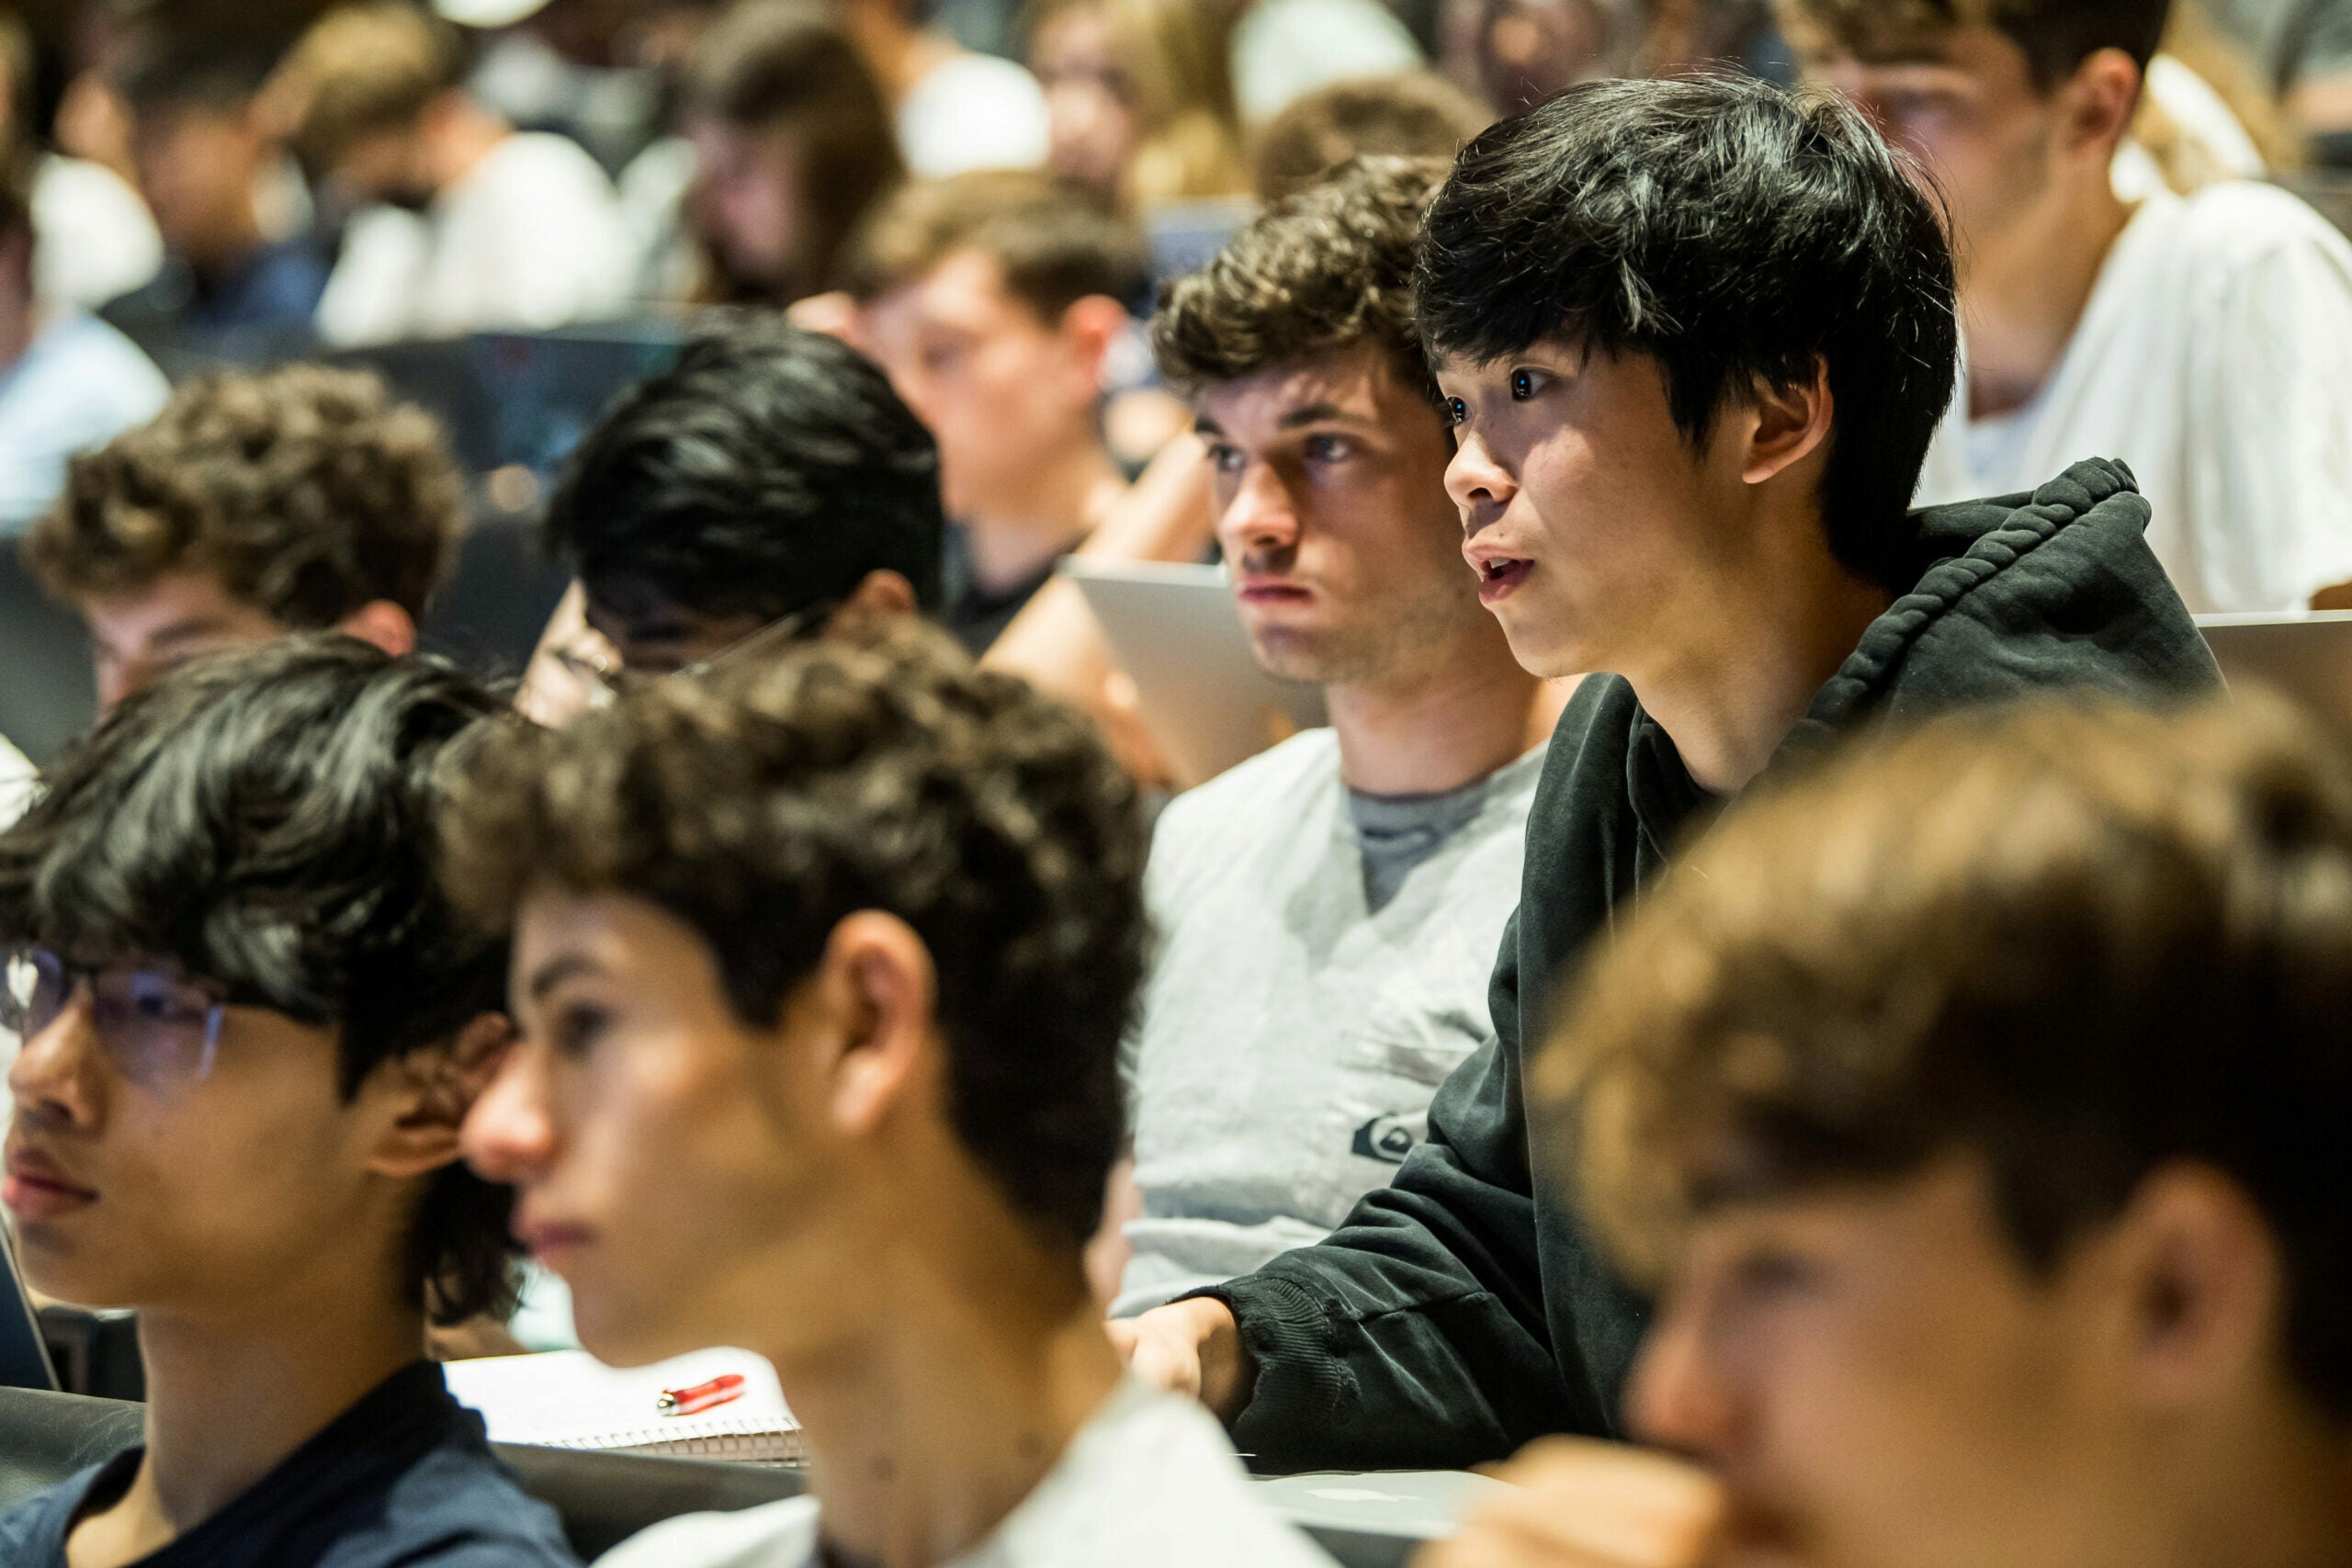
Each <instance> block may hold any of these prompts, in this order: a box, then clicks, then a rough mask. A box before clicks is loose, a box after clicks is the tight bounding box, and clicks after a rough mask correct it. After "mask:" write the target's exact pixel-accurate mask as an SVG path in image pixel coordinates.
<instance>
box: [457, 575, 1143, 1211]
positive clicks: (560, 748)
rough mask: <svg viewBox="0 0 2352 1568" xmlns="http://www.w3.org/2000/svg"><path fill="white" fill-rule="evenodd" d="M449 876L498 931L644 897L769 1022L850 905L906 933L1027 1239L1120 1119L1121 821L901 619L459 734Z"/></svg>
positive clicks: (1094, 1183)
mask: <svg viewBox="0 0 2352 1568" xmlns="http://www.w3.org/2000/svg"><path fill="white" fill-rule="evenodd" d="M445 836H446V840H447V844H448V852H449V882H450V886H452V887H453V888H457V889H460V890H462V891H461V896H462V897H464V898H465V899H466V900H467V901H468V902H469V904H471V905H472V906H473V907H474V908H475V909H476V910H477V911H478V912H479V913H480V914H481V916H482V917H484V918H485V919H488V920H490V921H492V922H493V923H497V924H503V923H504V922H506V921H507V920H508V919H511V917H512V916H513V914H514V911H515V908H516V906H517V905H518V904H519V903H520V901H521V900H522V898H523V897H524V895H525V893H526V890H527V889H528V888H530V887H531V886H535V885H537V884H540V883H542V882H545V883H546V884H548V885H549V886H560V887H567V888H572V889H576V890H578V891H582V892H590V893H594V892H613V893H617V894H621V895H624V896H627V897H632V898H640V899H645V900H647V901H649V902H650V903H652V904H654V905H656V906H658V907H659V908H663V909H665V910H667V911H668V912H669V913H670V914H672V915H673V916H674V917H675V918H676V919H679V920H681V921H683V922H684V923H685V924H686V925H687V926H689V927H690V928H692V929H693V930H694V931H695V932H696V934H698V935H699V936H700V937H701V939H702V940H703V941H704V942H706V943H707V945H708V947H709V949H710V953H711V955H712V957H713V959H714V960H715V962H716V964H717V966H718V976H719V980H720V984H721V986H722V987H724V990H725V994H726V998H727V1000H728V1003H729V1006H730V1007H731V1008H732V1009H733V1010H734V1011H735V1012H736V1014H737V1015H738V1016H739V1017H740V1018H741V1019H742V1020H743V1021H744V1022H745V1023H746V1024H747V1025H749V1026H751V1027H753V1028H759V1029H770V1028H774V1027H775V1023H776V1021H777V1020H778V1019H779V1018H780V1017H781V1016H782V1013H783V1010H784V1007H785V1004H786V1001H787V1000H788V999H789V998H790V996H791V994H792V992H793V990H794V989H795V988H797V987H798V986H799V985H800V984H801V983H802V982H804V981H805V980H806V979H807V978H808V977H809V976H810V975H812V974H813V973H815V971H816V969H817V967H818V965H819V964H820V962H821V961H822V959H823V956H824V952H825V946H826V943H827V942H828V941H829V940H830V939H831V935H832V932H833V930H834V928H835V927H836V926H838V925H839V924H840V923H841V922H842V920H843V919H847V918H848V917H849V916H851V915H853V914H854V913H856V912H857V911H859V910H861V909H878V910H882V911H885V912H887V913H889V914H893V915H896V916H897V917H898V918H899V919H902V920H904V921H905V922H906V923H907V924H908V925H909V926H910V927H912V928H913V930H914V931H915V932H916V934H917V935H919V936H920V937H921V938H922V942H923V944H924V945H925V946H926V947H927V948H928V949H929V950H930V953H931V958H932V963H933V973H934V976H935V977H936V991H935V993H934V995H935V998H936V1008H937V1022H938V1027H939V1030H940V1032H941V1033H942V1034H943V1035H944V1037H945V1040H946V1042H947V1073H946V1077H947V1082H948V1092H947V1100H948V1115H949V1119H950V1122H951V1124H952V1125H953V1127H954V1130H955V1133H956V1137H957V1139H958V1141H959V1142H961V1143H962V1145H964V1147H965V1148H966V1149H967V1151H969V1152H970V1154H971V1155H972V1156H973V1157H974V1158H975V1159H976V1160H977V1161H978V1164H979V1165H980V1167H981V1168H982V1169H984V1170H985V1171H987V1172H988V1174H989V1177H990V1179H992V1180H993V1181H994V1182H995V1184H996V1186H997V1188H998V1190H999V1191H1000V1192H1001V1195H1002V1196H1003V1197H1004V1198H1005V1199H1006V1201H1008V1202H1009V1203H1010V1205H1011V1206H1012V1208H1014V1209H1015V1210H1016V1211H1018V1212H1020V1213H1023V1214H1025V1215H1027V1216H1028V1217H1029V1218H1030V1219H1032V1220H1033V1221H1034V1222H1035V1224H1037V1226H1038V1229H1039V1232H1040V1234H1041V1235H1047V1236H1050V1237H1051V1238H1053V1239H1054V1240H1055V1241H1056V1242H1057V1243H1059V1244H1061V1245H1065V1246H1067V1247H1070V1248H1072V1249H1075V1248H1077V1247H1080V1246H1082V1245H1083V1243H1084V1242H1085V1240H1086V1238H1087V1237H1088V1236H1090V1235H1092V1234H1093V1233H1094V1230H1095V1228H1096V1226H1097V1225H1098V1224H1099V1223H1100V1221H1101V1217H1102V1210H1103V1183H1104V1180H1105V1179H1106V1178H1107V1177H1108V1175H1109V1173H1110V1169H1111V1164H1112V1161H1113V1159H1114V1157H1115V1156H1116V1155H1117V1152H1118V1147H1119V1144H1120V1141H1121V1139H1122V1137H1123V1135H1124V1130H1125V1113H1124V1111H1123V1110H1122V1108H1121V1095H1120V1088H1119V1066H1118V1051H1119V1041H1120V1039H1121V1037H1122V1035H1123V1033H1124V1032H1125V1026H1126V1021H1127V1013H1128V1009H1129V1007H1130V1005H1131V1004H1132V1002H1133V1000H1134V998H1135V992H1136V986H1137V985H1138V984H1139V982H1140V980H1141V976H1142V973H1143V962H1144V930H1145V925H1144V912H1143V892H1142V873H1143V862H1144V850H1145V838H1144V831H1143V824H1142V818H1141V816H1140V815H1139V812H1138V809H1137V802H1136V790H1135V786H1134V784H1132V783H1131V782H1130V781H1129V780H1128V778H1127V776H1126V775H1125V773H1123V772H1122V771H1121V770H1120V768H1119V766H1118V765H1117V763H1115V762H1114V761H1112V759H1111V756H1110V754H1109V752H1108V751H1106V750H1104V748H1103V742H1102V740H1101V739H1099V737H1098V736H1097V735H1096V733H1095V730H1094V728H1093V726H1092V725H1091V723H1090V722H1089V721H1088V720H1087V719H1086V718H1085V717H1084V716H1081V715H1080V714H1079V713H1077V712H1076V711H1075V710H1073V709H1071V708H1069V707H1066V706H1064V705H1061V704H1059V703H1057V702H1055V701H1053V700H1051V699H1049V698H1046V697H1044V696H1041V695H1039V694H1037V693H1036V692H1035V691H1033V690H1032V689H1031V688H1030V687H1029V686H1028V685H1027V684H1026V683H1025V682H1022V681H1019V680H1017V679H1015V678H1013V677H1012V676H1009V675H1002V674H998V673H996V672H994V671H983V670H980V669H978V668H976V667H975V666H974V665H973V664H972V662H971V660H969V659H968V658H967V657H966V656H965V654H964V653H963V651H962V650H961V649H958V648H957V647H956V646H955V644H954V643H952V642H951V641H949V640H948V638H947V637H946V636H945V634H944V633H942V632H940V631H939V630H937V629H936V628H935V627H931V626H924V625H922V623H920V622H916V621H913V620H911V619H909V618H906V617H893V618H891V624H889V625H888V626H869V627H866V628H864V635H862V636H854V637H848V638H840V637H835V638H826V639H823V640H820V641H818V642H813V643H806V644H802V645H799V646H797V647H796V648H794V649H790V650H789V651H787V652H786V653H785V654H783V655H782V656H781V657H779V658H776V659H774V660H767V661H758V660H748V661H745V662H743V663H741V664H737V665H731V666H726V667H723V668H721V669H720V670H718V671H715V672H714V673H713V674H711V675H709V676H707V677H704V678H701V679H673V680H669V681H661V682H651V683H650V684H647V685H645V686H643V687H640V688H639V689H637V690H634V691H631V692H629V693H628V694H625V695H624V696H623V697H622V698H621V700H620V701H619V702H618V703H616V704H615V705H613V706H612V707H610V708H607V709H605V710H603V711H601V712H597V713H592V714H590V715H588V716H585V717H583V718H582V719H579V720H577V721H576V722H575V723H573V724H572V725H571V727H569V728H566V729H564V730H562V731H560V732H550V731H546V730H538V729H535V728H531V727H529V726H527V725H525V724H523V723H521V722H520V721H517V722H516V723H515V724H513V725H510V726H509V727H508V728H505V729H504V730H503V731H502V732H500V733H498V734H496V735H493V736H492V737H489V738H488V739H486V740H485V741H484V743H483V745H482V749H481V752H480V753H479V754H478V756H477V757H476V759H475V760H474V762H473V764H472V766H471V767H470V768H469V770H468V773H467V776H466V778H465V779H464V780H463V781H462V783H461V784H459V785H458V792H457V795H456V800H455V804H454V807H453V808H452V810H451V812H450V814H449V817H448V819H447V822H446V824H445Z"/></svg>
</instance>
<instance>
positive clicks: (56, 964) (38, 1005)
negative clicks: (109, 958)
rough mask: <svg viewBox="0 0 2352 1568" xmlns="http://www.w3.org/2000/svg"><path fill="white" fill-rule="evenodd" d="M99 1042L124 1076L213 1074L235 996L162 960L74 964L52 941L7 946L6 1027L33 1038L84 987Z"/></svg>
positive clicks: (188, 1078) (2, 984)
mask: <svg viewBox="0 0 2352 1568" xmlns="http://www.w3.org/2000/svg"><path fill="white" fill-rule="evenodd" d="M85 991H86V992H87V993H88V995H89V998H90V1022H91V1027H92V1031H93V1032H94V1033H95V1034H96V1037H97V1043H98V1050H99V1053H100V1055H103V1056H104V1057H105V1058H106V1060H107V1063H108V1065H109V1066H112V1067H113V1068H114V1070H115V1071H116V1072H118V1073H119V1074H121V1075H122V1076H123V1077H127V1078H130V1079H132V1080H134V1081H136V1082H139V1083H142V1084H148V1085H164V1084H171V1083H186V1082H192V1081H195V1080H197V1079H200V1078H204V1077H209V1076H210V1075H211V1072H212V1059H213V1057H214V1055H217V1054H218V1053H219V1051H220V1021H221V1017H222V1015H223V1014H224V1013H225V1012H226V1011H227V1010H228V1006H229V1004H228V1002H227V1001H226V1000H225V999H224V998H221V997H220V995H219V994H218V993H217V992H215V991H214V990H213V989H211V988H210V987H207V986H205V985H204V984H202V983H201V982H199V981H197V980H193V979H190V978H189V977H187V976H185V975H183V974H181V973H180V972H179V970H177V969H176V968H175V967H173V966H171V965H169V964H108V965H106V966H104V967H99V968H92V967H88V966H85V965H82V964H68V963H67V962H66V961H65V960H64V959H62V958H60V957H59V956H58V955H57V954H56V953H51V951H50V950H49V949H47V948H45V947H11V948H6V949H0V1029H5V1030H6V1031H8V1032H10V1033H12V1034H14V1035H16V1037H17V1040H18V1042H19V1043H23V1044H30V1043H32V1042H33V1040H34V1039H35V1038H37V1037H38V1036H40V1034H41V1033H42V1032H45V1031H47V1030H48V1029H49V1027H50V1026H51V1024H53V1023H55V1022H56V1021H58V1020H59V1019H60V1018H61V1017H62V1016H63V1015H64V1013H65V1011H66V1010H67V1009H69V1008H71V1007H72V1006H73V1005H74V999H75V998H77V997H79V996H81V995H82V994H83V993H84V992H85Z"/></svg>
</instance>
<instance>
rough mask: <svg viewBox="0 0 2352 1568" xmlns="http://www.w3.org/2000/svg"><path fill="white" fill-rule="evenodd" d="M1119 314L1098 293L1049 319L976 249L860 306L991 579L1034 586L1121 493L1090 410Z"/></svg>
mask: <svg viewBox="0 0 2352 1568" xmlns="http://www.w3.org/2000/svg"><path fill="white" fill-rule="evenodd" d="M1125 321H1126V311H1125V309H1124V308H1123V307H1122V306H1121V305H1120V304H1119V302H1118V301H1117V300H1115V299H1107V298H1104V297H1102V296H1099V295H1098V296H1091V297H1089V298H1087V299H1080V300H1078V301H1076V302H1074V303H1073V304H1071V305H1070V307H1069V309H1068V310H1064V311H1063V312H1062V313H1061V314H1060V316H1059V317H1058V318H1057V319H1054V320H1047V319H1046V318H1045V317H1044V316H1041V315H1040V314H1039V313H1038V311H1037V310H1036V309H1035V307H1034V306H1032V305H1030V304H1029V303H1028V302H1027V301H1026V300H1024V299H1021V298H1020V297H1019V296H1018V295H1016V294H1014V293H1012V291H1011V290H1010V289H1009V288H1006V287H1005V282H1004V270H1003V268H1002V267H1001V265H999V264H998V262H997V261H996V259H995V258H994V257H993V256H990V255H989V254H987V253H985V252H982V251H978V250H965V251H957V252H955V253H953V254H949V255H947V256H945V257H944V258H943V259H942V260H941V261H940V262H939V263H938V264H937V265H934V266H933V267H932V268H931V269H930V270H929V271H927V272H925V273H924V274H922V276H920V277H917V278H915V279H913V280H912V281H911V282H909V283H906V284H904V285H902V286H900V287H899V288H894V289H892V290H891V291H890V292H888V293H887V294H885V295H883V296H882V297H881V298H879V299H876V300H875V301H874V302H873V303H872V304H871V305H869V306H868V307H867V308H866V309H865V312H864V320H863V321H862V323H861V327H862V331H861V338H862V343H863V346H865V349H866V350H867V352H869V353H870V354H871V355H873V356H874V358H875V360H876V363H877V364H879V365H880V366H881V367H882V368H883V369H884V370H885V371H886V372H888V375H889V377H890V384H891V385H892V386H893V387H894V388H896V389H898V393H899V397H901V398H903V399H905V400H906V403H907V406H908V407H909V408H910V409H912V410H913V411H914V412H915V416H916V417H917V418H919V419H921V420H922V422H923V423H924V424H925V425H927V426H929V427H930V430H931V432H932V434H933V436H935V437H936V438H937V439H938V442H939V479H940V492H941V497H942V499H943V501H944V502H945V504H946V508H947V514H948V515H949V516H951V517H954V518H956V519H957V520H958V521H959V522H962V523H964V524H966V525H968V526H969V527H970V528H971V530H972V546H973V554H974V562H975V566H976V568H977V569H978V574H979V576H980V579H981V581H982V582H983V584H985V585H987V586H989V587H996V588H1005V587H1010V586H1012V585H1013V584H1015V583H1019V582H1023V581H1027V580H1028V579H1029V578H1030V577H1032V576H1034V575H1035V573H1036V572H1037V571H1038V570H1041V569H1042V568H1043V567H1044V565H1045V564H1046V562H1048V561H1050V560H1052V559H1053V558H1055V557H1056V556H1058V555H1062V554H1064V553H1066V552H1067V551H1068V550H1069V548H1070V547H1072V546H1073V545H1075V544H1076V543H1077V542H1078V541H1079V540H1080V539H1082V538H1084V537H1085V536H1086V535H1087V534H1088V533H1090V532H1091V531H1092V529H1093V528H1094V527H1095V526H1096V525H1098V524H1100V523H1101V522H1102V520H1103V516H1104V514H1105V513H1108V511H1109V510H1110V508H1111V507H1112V506H1113V505H1114V504H1115V503H1116V502H1117V500H1118V498H1119V496H1120V495H1121V494H1122V493H1124V492H1125V489H1126V485H1125V481H1124V480H1123V479H1121V477H1120V475H1119V472H1118V470H1117V469H1116V468H1114V466H1113V464H1112V462H1111V458H1110V456H1109V454H1108V453H1107V452H1105V451H1104V450H1103V439H1102V435H1101V433H1100V431H1099V429H1098V426H1097V422H1096V414H1095V405H1096V403H1097V402H1098V400H1100V399H1101V397H1102V393H1103V356H1104V355H1105V354H1106V353H1107V352H1108V351H1109V349H1110V346H1111V344H1112V343H1113V342H1114V340H1115V338H1116V337H1117V335H1118V333H1119V332H1120V330H1121V328H1122V327H1123V326H1124V325H1125Z"/></svg>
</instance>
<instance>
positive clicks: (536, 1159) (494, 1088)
mask: <svg viewBox="0 0 2352 1568" xmlns="http://www.w3.org/2000/svg"><path fill="white" fill-rule="evenodd" d="M458 1146H459V1147H460V1148H461V1149H463V1150H464V1151H465V1156H466V1163H467V1164H469V1165H470V1166H471V1167H473V1168H474V1172H475V1174H476V1175H478V1176H480V1177H481V1178H482V1179H484V1180H486V1181H499V1182H504V1183H506V1184H508V1185H509V1186H526V1185H528V1184H529V1183H530V1182H531V1181H533V1180H535V1179H537V1178H538V1177H539V1176H541V1175H543V1174H544V1173H545V1172H546V1170H547V1168H548V1165H549V1164H550V1163H552V1161H553V1160H554V1158H555V1152H556V1137H555V1121H554V1118H553V1117H552V1116H551V1115H550V1114H549V1113H548V1070H547V1049H546V1047H545V1046H542V1045H539V1044H537V1043H534V1042H532V1041H531V1040H529V1039H527V1038H526V1039H522V1040H517V1041H516V1042H515V1043H514V1044H513V1045H512V1046H510V1047H509V1048H508V1049H507V1052H506V1055H504V1057H503V1058H502V1059H501V1060H500V1062H499V1064H498V1071H497V1072H496V1073H495V1074H493V1075H492V1077H491V1080H490V1087H489V1088H487V1089H483V1090H482V1092H481V1095H480V1096H479V1097H478V1098H477V1099H476V1100H474V1103H473V1108H472V1109H471V1110H470V1111H467V1113H466V1121H465V1125H464V1126H463V1127H462V1128H460V1129H459V1131H458Z"/></svg>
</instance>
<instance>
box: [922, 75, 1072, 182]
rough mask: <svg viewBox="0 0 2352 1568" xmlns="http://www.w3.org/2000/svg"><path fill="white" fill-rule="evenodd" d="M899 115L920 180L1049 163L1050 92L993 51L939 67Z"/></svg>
mask: <svg viewBox="0 0 2352 1568" xmlns="http://www.w3.org/2000/svg"><path fill="white" fill-rule="evenodd" d="M897 118H898V128H899V152H901V153H903V154H904V155H905V157H906V160H907V167H908V168H909V169H910V170H911V171H912V172H913V173H914V175H915V177H916V178H918V179H926V180H933V179H942V178H944V177H945V176H947V175H960V174H964V173H966V172H967V171H968V170H972V169H1034V168H1035V167H1036V166H1037V165H1038V164H1042V163H1044V162H1045V161H1046V95H1045V93H1044V92H1043V91H1042V90H1041V89H1040V88H1039V87H1038V85H1037V79H1036V78H1035V76H1032V75H1030V74H1029V73H1028V72H1026V71H1024V70H1023V69H1022V68H1021V67H1020V66H1018V65H1015V64H1014V63H1013V62H1012V61H1010V60H999V59H998V58H997V57H996V56H994V55H992V54H956V55H952V56H950V57H949V58H948V59H946V60H944V61H943V62H940V63H939V64H938V65H935V66H933V68H932V70H931V71H930V73H928V74H926V75H925V76H924V77H923V79H922V81H920V82H918V83H916V84H915V85H914V88H913V90H912V91H910V92H909V93H908V94H907V96H905V97H904V98H902V99H900V100H899V112H898V117H897Z"/></svg>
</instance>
